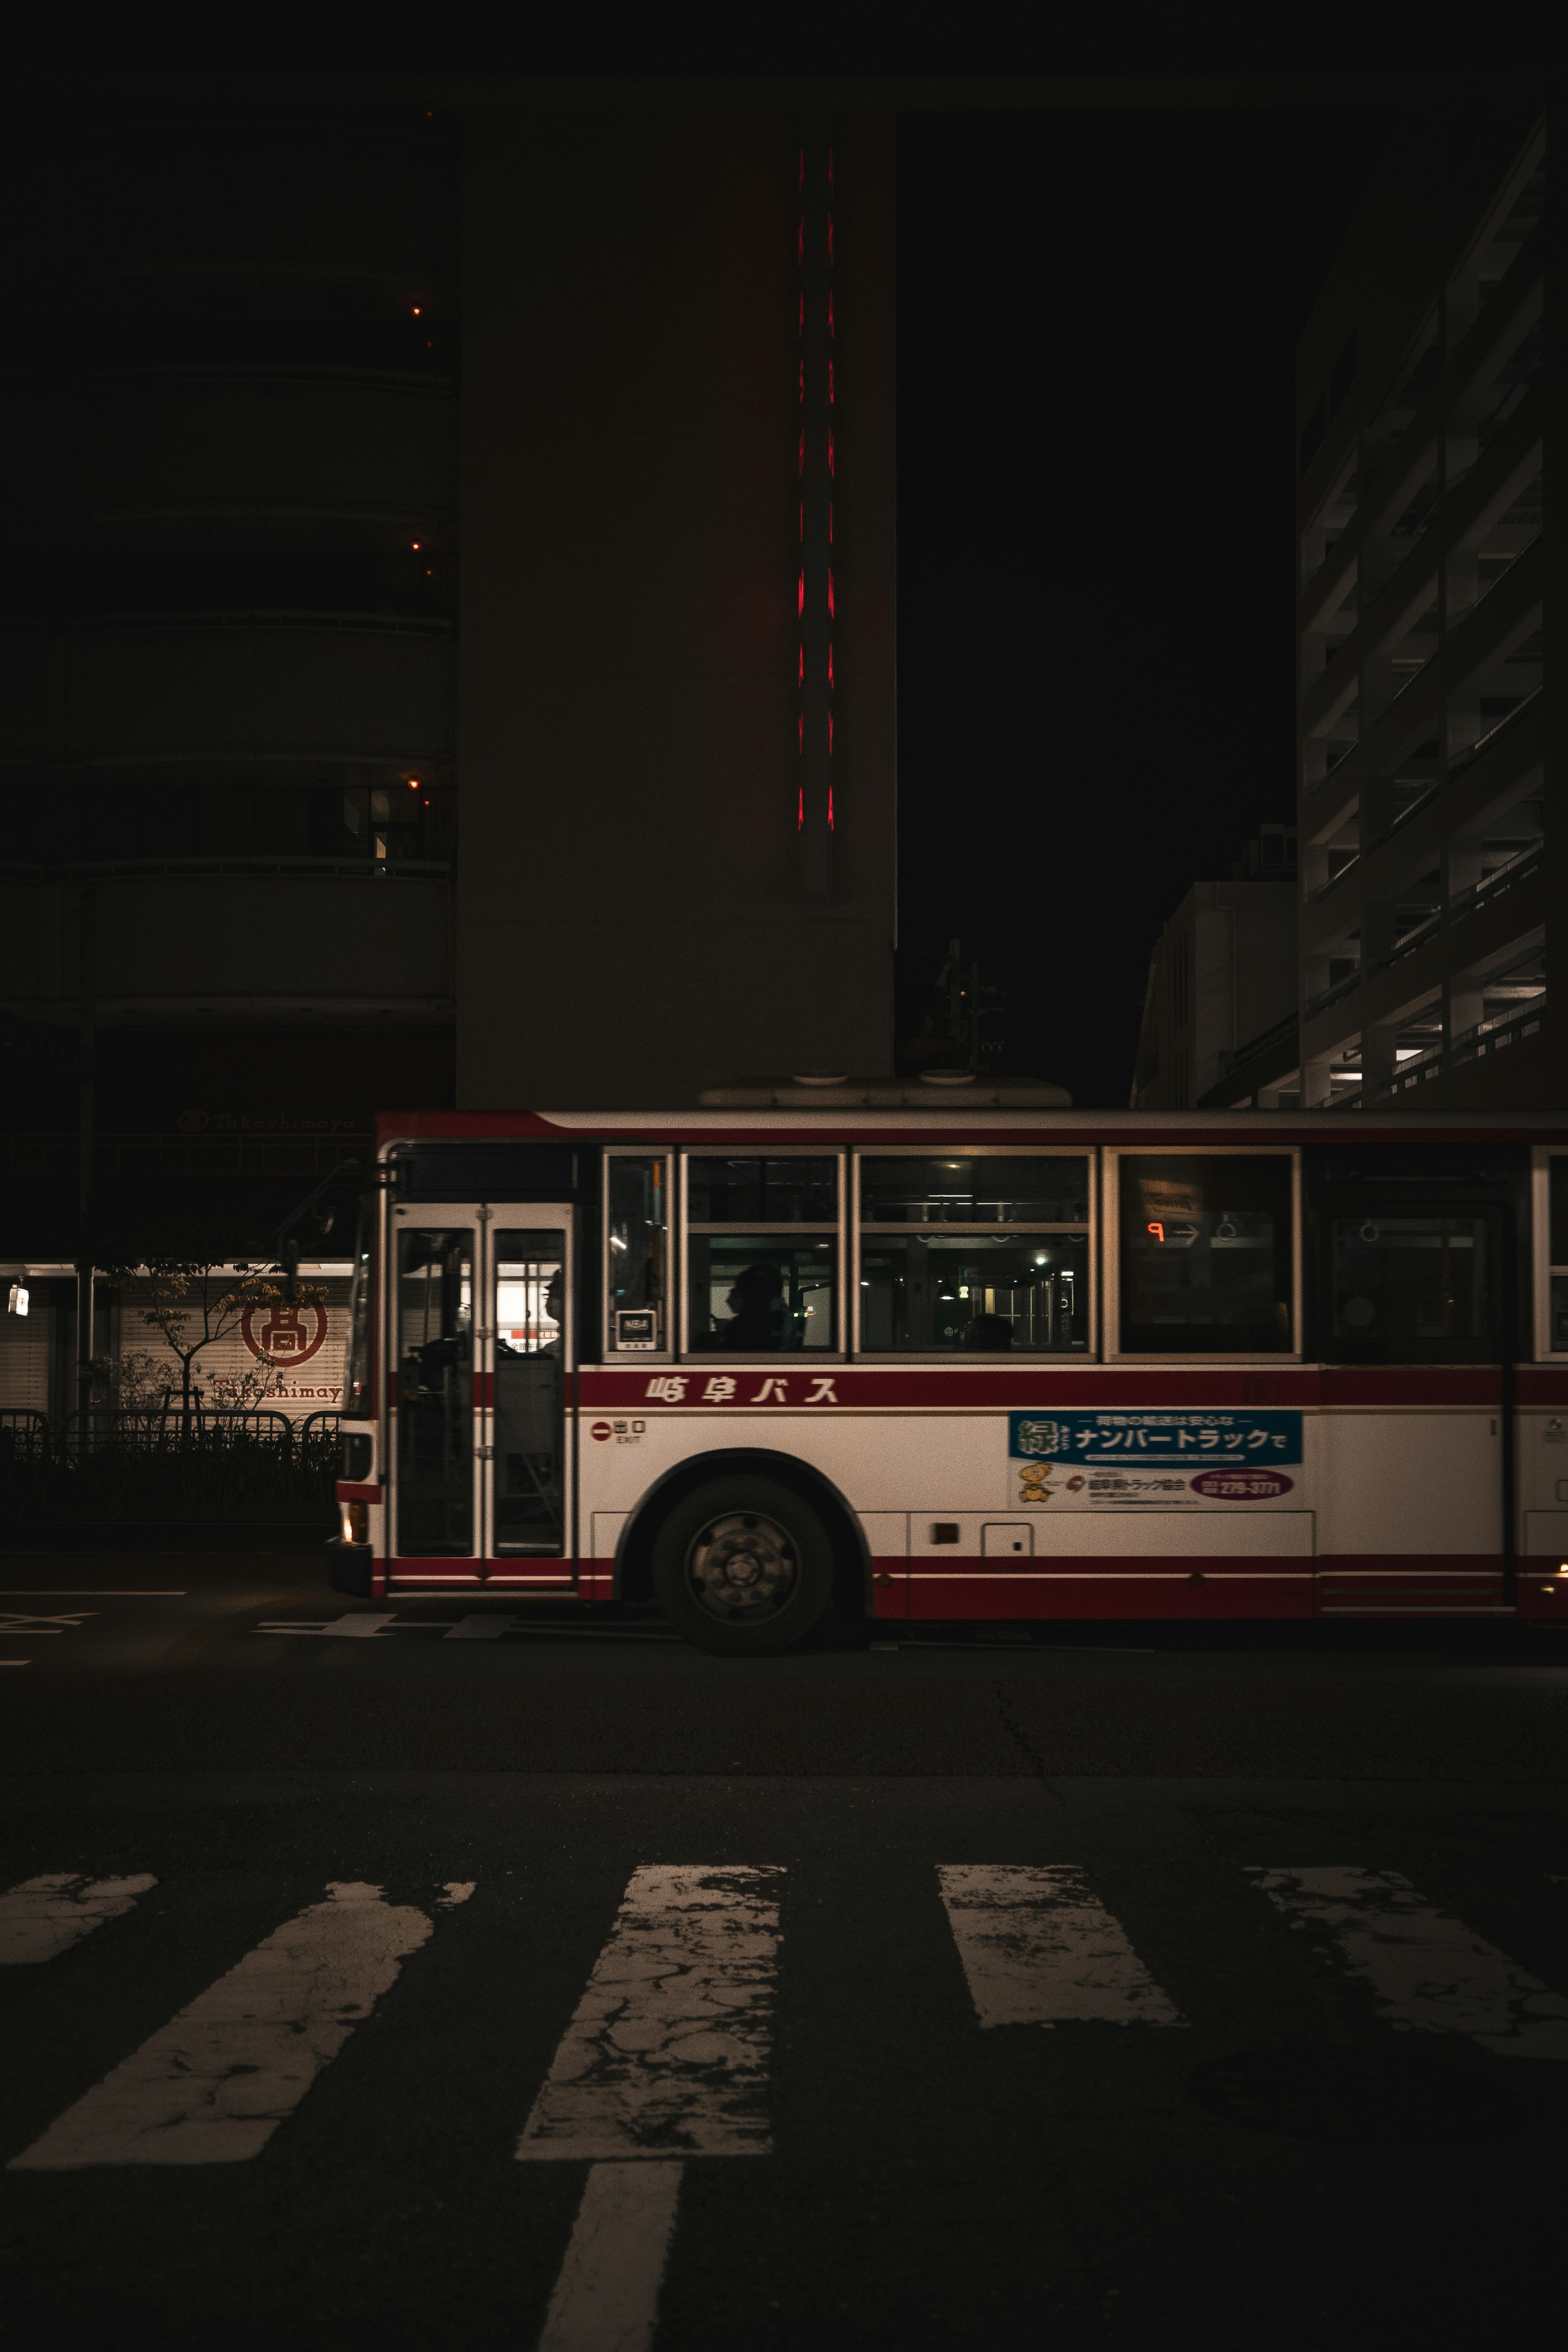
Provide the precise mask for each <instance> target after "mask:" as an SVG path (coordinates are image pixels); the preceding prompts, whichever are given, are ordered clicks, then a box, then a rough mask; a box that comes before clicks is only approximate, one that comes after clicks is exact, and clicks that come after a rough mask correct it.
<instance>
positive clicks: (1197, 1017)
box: [1129, 824, 1297, 1110]
mask: <svg viewBox="0 0 1568 2352" xmlns="http://www.w3.org/2000/svg"><path fill="white" fill-rule="evenodd" d="M1295 917H1296V835H1295V832H1294V830H1293V828H1292V827H1290V826H1289V825H1283V824H1266V825H1262V826H1260V827H1259V829H1258V835H1257V836H1256V838H1255V839H1254V840H1252V841H1250V842H1248V844H1247V848H1246V850H1245V851H1244V853H1243V855H1242V856H1241V857H1240V858H1238V859H1237V863H1236V865H1235V866H1233V867H1232V869H1231V872H1230V875H1229V877H1228V878H1227V879H1226V880H1225V881H1220V882H1195V883H1194V885H1193V887H1192V888H1191V889H1190V890H1189V891H1188V892H1187V895H1186V897H1185V898H1184V899H1183V900H1182V903H1181V905H1180V906H1179V907H1178V908H1176V911H1175V913H1174V914H1173V916H1172V917H1171V919H1170V921H1169V922H1168V923H1167V924H1166V925H1165V927H1164V929H1163V930H1162V931H1161V933H1160V936H1159V938H1158V940H1156V941H1155V944H1154V952H1153V954H1152V957H1151V958H1150V961H1149V980H1148V985H1147V987H1146V989H1145V991H1144V995H1143V1017H1142V1024H1141V1026H1140V1030H1139V1035H1138V1056H1137V1061H1136V1064H1135V1066H1134V1070H1133V1078H1132V1089H1131V1096H1130V1097H1129V1100H1130V1103H1131V1108H1132V1109H1134V1110H1190V1109H1192V1108H1194V1106H1195V1105H1197V1104H1199V1103H1203V1102H1205V1101H1206V1100H1207V1099H1208V1098H1209V1097H1213V1098H1214V1099H1215V1100H1216V1101H1219V1102H1224V1103H1228V1102H1229V1101H1230V1100H1231V1096H1232V1093H1234V1094H1235V1097H1236V1099H1237V1101H1238V1102H1241V1103H1243V1104H1251V1105H1252V1106H1253V1107H1255V1108H1256V1107H1258V1103H1259V1093H1258V1090H1259V1087H1261V1088H1262V1097H1261V1107H1262V1108H1268V1109H1273V1108H1278V1107H1279V1098H1280V1089H1281V1087H1283V1088H1284V1089H1285V1093H1286V1096H1287V1097H1289V1096H1290V1095H1291V1093H1292V1091H1293V1089H1294V1088H1295V1087H1296V1085H1297V1078H1296V1072H1295V1067H1294V1065H1295V1060H1296V1055H1295V1017H1296V923H1295ZM1259 1070H1261V1071H1262V1076H1259V1075H1258V1073H1259ZM1216 1087H1218V1088H1219V1089H1221V1091H1220V1093H1219V1094H1218V1095H1215V1088H1216ZM1227 1088H1228V1089H1229V1090H1228V1091H1227V1090H1226V1089H1227ZM1283 1107H1284V1108H1291V1107H1292V1105H1291V1103H1290V1101H1289V1099H1287V1100H1286V1102H1285V1104H1284V1106H1283Z"/></svg>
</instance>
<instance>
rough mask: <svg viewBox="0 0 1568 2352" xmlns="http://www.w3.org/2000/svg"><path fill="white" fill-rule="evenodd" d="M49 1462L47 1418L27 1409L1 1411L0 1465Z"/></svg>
mask: <svg viewBox="0 0 1568 2352" xmlns="http://www.w3.org/2000/svg"><path fill="white" fill-rule="evenodd" d="M48 1458H49V1416H48V1414H47V1412H34V1411H33V1410H32V1409H31V1408H30V1407H28V1406H26V1405H6V1406H5V1408H4V1409H3V1410H0V1463H7V1462H47V1460H48Z"/></svg>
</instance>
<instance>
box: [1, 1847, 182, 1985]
mask: <svg viewBox="0 0 1568 2352" xmlns="http://www.w3.org/2000/svg"><path fill="white" fill-rule="evenodd" d="M157 1884H158V1882H157V1880H156V1879H155V1878H149V1877H146V1876H145V1875H143V1876H142V1877H140V1878H94V1879H91V1880H89V1879H85V1878H84V1877H83V1875H82V1874H81V1872H80V1871H75V1870H67V1871H53V1872H50V1873H48V1874H46V1875H45V1876H44V1877H42V1878H25V1879H24V1880H23V1881H22V1884H21V1885H20V1886H13V1887H12V1888H11V1890H10V1892H9V1894H6V1895H0V1964H4V1965H6V1966H10V1967H19V1968H31V1967H33V1966H35V1965H36V1964H37V1962H38V1961H39V1960H52V1959H53V1958H55V1957H56V1955H57V1953H59V1952H64V1951H68V1950H69V1948H70V1947H71V1945H72V1944H79V1943H80V1941H81V1939H82V1937H84V1936H90V1935H91V1933H92V1931H93V1929H94V1928H95V1927H102V1926H103V1923H104V1921H105V1920H106V1919H119V1918H122V1917H123V1916H124V1915H125V1913H126V1912H127V1911H129V1910H130V1909H131V1908H132V1906H133V1905H134V1903H135V1901H136V1897H137V1896H138V1895H145V1894H146V1893H147V1891H148V1889H149V1887H153V1886H156V1885H157ZM73 1888H74V1890H75V1892H74V1893H73V1892H72V1889H73Z"/></svg>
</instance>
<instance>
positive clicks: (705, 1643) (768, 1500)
mask: <svg viewBox="0 0 1568 2352" xmlns="http://www.w3.org/2000/svg"><path fill="white" fill-rule="evenodd" d="M653 1589H654V1591H655V1594H656V1595H657V1597H658V1603H659V1606H660V1607H661V1608H662V1610H663V1611H664V1613H665V1615H666V1616H667V1617H668V1620H669V1622H670V1623H671V1624H672V1625H675V1626H677V1627H678V1628H679V1631H680V1632H681V1633H684V1634H685V1635H686V1636H687V1638H688V1640H689V1641H692V1642H696V1643H699V1644H700V1647H701V1648H703V1649H705V1650H712V1651H715V1652H717V1653H718V1654H719V1655H721V1656H722V1657H750V1658H757V1657H767V1656H769V1655H771V1654H773V1652H775V1651H778V1650H787V1649H790V1648H791V1647H793V1645H794V1644H795V1643H796V1642H800V1641H804V1639H805V1636H806V1634H807V1633H810V1631H811V1629H812V1627H813V1626H814V1625H815V1624H816V1622H817V1620H818V1619H819V1618H820V1617H821V1616H822V1615H823V1613H824V1612H825V1611H826V1607H827V1604H828V1602H829V1601H830V1600H831V1598H832V1594H833V1548H832V1546H831V1544H830V1543H829V1541H828V1538H827V1530H826V1528H825V1527H824V1526H823V1524H822V1521H821V1520H820V1519H819V1518H818V1517H817V1516H816V1512H815V1511H814V1510H813V1509H812V1508H811V1506H810V1505H809V1504H808V1503H804V1502H802V1500H801V1498H800V1496H798V1495H796V1494H795V1493H793V1492H792V1490H791V1489H790V1488H789V1487H788V1486H782V1485H780V1484H778V1483H777V1482H776V1481H775V1480H773V1479H772V1478H747V1477H735V1478H718V1479H715V1480H714V1482H713V1483H712V1485H711V1486H701V1487H699V1488H698V1490H697V1492H696V1493H695V1494H693V1495H689V1496H687V1497H686V1499H685V1501H684V1502H680V1503H677V1505H676V1506H675V1508H674V1509H673V1510H672V1511H671V1512H670V1514H669V1517H668V1518H667V1519H666V1520H665V1522H664V1525H663V1526H662V1527H661V1528H660V1529H659V1531H658V1536H657V1537H656V1538H655V1539H654V1548H653Z"/></svg>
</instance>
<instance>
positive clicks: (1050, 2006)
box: [937, 1863, 1186, 2026]
mask: <svg viewBox="0 0 1568 2352" xmlns="http://www.w3.org/2000/svg"><path fill="white" fill-rule="evenodd" d="M937 1879H938V1882H939V1884H940V1885H941V1888H942V1902H943V1905H944V1906H946V1910H947V1916H948V1924H949V1926H950V1927H952V1935H953V1941H954V1942H955V1943H956V1944H957V1946H958V1956H959V1958H960V1959H961V1960H962V1961H963V1973H964V1975H965V1976H966V1977H967V1978H968V1979H969V1990H970V1992H971V1994H972V1995H973V2000H974V2006H975V2010H976V2011H977V2012H978V2015H979V2018H980V2022H981V2024H982V2025H983V2026H989V2025H1059V2024H1063V2023H1066V2022H1068V2021H1078V2020H1080V2019H1090V2020H1094V2021H1098V2022H1100V2023H1101V2024H1106V2025H1184V2024H1185V2023H1186V2019H1185V2018H1184V2017H1183V2016H1182V2014H1181V2012H1180V2011H1178V2009H1177V2008H1176V2005H1175V2003H1174V2002H1173V2000H1171V1998H1170V1996H1169V1994H1168V1993H1165V1992H1163V1991H1162V1990H1161V1989H1160V1987H1159V1986H1158V1985H1157V1984H1156V1983H1155V1982H1154V1979H1153V1978H1152V1976H1151V1975H1150V1974H1149V1971H1148V1969H1146V1968H1145V1967H1144V1966H1143V1963H1142V1960H1141V1959H1140V1958H1138V1955H1137V1953H1136V1952H1135V1951H1134V1950H1133V1948H1132V1947H1131V1944H1130V1943H1129V1942H1128V1940H1127V1937H1126V1934H1125V1932H1124V1930H1123V1928H1122V1927H1121V1922H1120V1921H1119V1920H1116V1919H1113V1918H1112V1917H1111V1916H1110V1912H1109V1911H1107V1910H1106V1908H1105V1906H1104V1905H1103V1904H1101V1903H1099V1902H1097V1901H1096V1899H1095V1897H1094V1896H1093V1895H1090V1894H1089V1890H1088V1888H1087V1887H1086V1886H1085V1885H1084V1881H1083V1873H1082V1871H1081V1870H1079V1869H1078V1868H1076V1867H1075V1866H1073V1865H1072V1864H1065V1863H1057V1864H1049V1865H1047V1866H1046V1867H1044V1868H1013V1867H1009V1866H1006V1865H997V1864H950V1865H949V1866H948V1867H946V1868H944V1869H940V1870H939V1871H938V1872H937Z"/></svg>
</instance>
